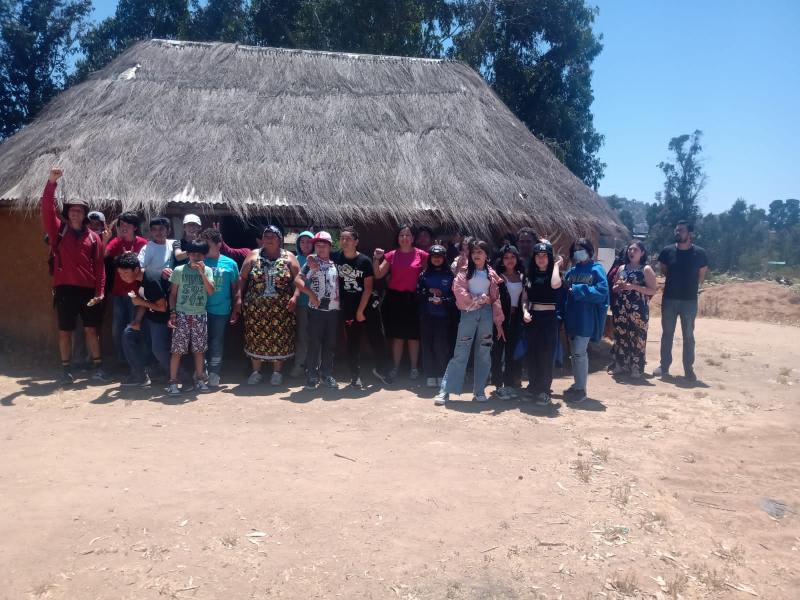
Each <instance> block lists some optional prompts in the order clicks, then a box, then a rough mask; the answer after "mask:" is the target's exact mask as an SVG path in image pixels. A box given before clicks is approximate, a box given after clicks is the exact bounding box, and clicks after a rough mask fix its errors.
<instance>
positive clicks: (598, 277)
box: [563, 262, 608, 342]
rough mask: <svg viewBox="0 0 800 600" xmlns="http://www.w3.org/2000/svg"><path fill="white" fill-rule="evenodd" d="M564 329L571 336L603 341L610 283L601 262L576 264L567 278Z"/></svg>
mask: <svg viewBox="0 0 800 600" xmlns="http://www.w3.org/2000/svg"><path fill="white" fill-rule="evenodd" d="M564 282H565V283H566V293H565V294H564V313H563V314H564V326H565V328H566V330H567V335H569V336H570V337H576V336H577V337H588V338H590V339H591V341H593V342H599V341H600V340H601V339H602V338H603V328H604V327H605V324H606V313H607V312H608V280H607V279H606V272H605V269H603V265H601V264H600V263H599V262H590V263H585V264H577V265H575V266H574V267H572V268H571V269H570V270H569V271H567V274H566V275H565V276H564Z"/></svg>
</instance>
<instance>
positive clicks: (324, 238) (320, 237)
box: [311, 231, 333, 245]
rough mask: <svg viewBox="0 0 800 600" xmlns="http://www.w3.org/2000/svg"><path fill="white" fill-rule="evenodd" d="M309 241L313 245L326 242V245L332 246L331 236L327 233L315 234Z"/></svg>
mask: <svg viewBox="0 0 800 600" xmlns="http://www.w3.org/2000/svg"><path fill="white" fill-rule="evenodd" d="M311 241H312V242H314V243H315V244H316V243H317V242H327V243H328V244H331V245H333V238H332V237H331V234H330V233H328V232H327V231H319V232H317V234H316V235H315V236H314V238H313V239H312V240H311Z"/></svg>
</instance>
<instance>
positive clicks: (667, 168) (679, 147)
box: [648, 129, 707, 247]
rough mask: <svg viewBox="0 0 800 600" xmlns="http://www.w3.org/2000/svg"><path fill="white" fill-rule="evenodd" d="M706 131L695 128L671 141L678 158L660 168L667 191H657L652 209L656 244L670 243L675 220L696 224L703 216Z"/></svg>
mask: <svg viewBox="0 0 800 600" xmlns="http://www.w3.org/2000/svg"><path fill="white" fill-rule="evenodd" d="M702 136H703V132H702V131H700V130H699V129H698V130H695V132H694V133H692V134H691V135H689V134H684V135H679V136H678V137H674V138H672V139H671V140H670V141H669V145H668V149H669V151H670V152H673V153H674V154H675V157H674V161H673V162H668V161H662V162H660V163H658V168H659V169H661V171H662V172H663V173H664V191H663V192H661V193H658V194H656V202H655V204H653V205H651V206H650V208H649V209H648V225H649V226H650V241H651V242H652V243H653V245H654V246H656V247H657V246H660V245H663V244H665V243H666V242H667V240H668V239H670V237H671V235H672V230H673V228H674V227H675V223H677V222H678V221H680V220H681V219H686V220H687V221H690V222H692V223H694V222H695V221H697V219H698V217H699V216H700V206H699V202H698V201H699V198H700V193H701V192H702V191H703V188H704V187H705V185H706V181H707V177H706V174H705V172H704V171H703V165H702V161H701V159H700V154H701V152H702V151H703V147H702V145H701V144H700V138H701V137H702Z"/></svg>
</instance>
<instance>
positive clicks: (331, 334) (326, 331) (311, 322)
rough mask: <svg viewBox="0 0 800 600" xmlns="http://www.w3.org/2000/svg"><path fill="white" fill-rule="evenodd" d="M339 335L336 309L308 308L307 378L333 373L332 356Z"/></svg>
mask: <svg viewBox="0 0 800 600" xmlns="http://www.w3.org/2000/svg"><path fill="white" fill-rule="evenodd" d="M338 335H339V311H338V310H317V309H315V308H309V310H308V356H307V357H306V373H307V374H308V378H309V379H317V378H319V377H320V376H322V377H330V376H331V375H333V357H334V353H335V352H336V338H337V337H338Z"/></svg>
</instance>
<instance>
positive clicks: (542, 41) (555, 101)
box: [442, 0, 605, 188]
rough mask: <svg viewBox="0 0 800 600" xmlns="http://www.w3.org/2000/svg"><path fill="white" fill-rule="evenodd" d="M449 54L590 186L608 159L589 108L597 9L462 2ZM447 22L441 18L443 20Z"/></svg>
mask: <svg viewBox="0 0 800 600" xmlns="http://www.w3.org/2000/svg"><path fill="white" fill-rule="evenodd" d="M450 4H451V8H452V11H453V15H452V20H451V21H450V23H449V27H443V29H445V30H446V32H447V33H448V34H449V36H450V39H451V40H452V47H450V48H449V49H448V55H450V56H453V57H455V58H458V59H460V60H463V61H465V62H467V63H468V64H470V65H471V66H473V67H474V68H476V69H478V70H479V71H480V72H481V73H482V74H483V75H484V77H485V78H486V80H487V81H488V82H489V83H490V84H491V85H492V87H493V88H494V90H495V91H496V92H497V94H498V95H499V96H500V98H502V99H503V101H504V102H505V103H506V104H507V105H508V106H509V108H510V109H511V110H512V111H513V112H514V114H516V115H517V116H518V117H519V118H520V119H521V120H522V121H523V122H524V123H525V124H526V125H527V126H528V127H529V128H530V130H531V131H532V132H533V133H534V134H535V135H536V136H538V137H539V138H541V139H543V140H545V141H546V142H548V145H550V147H551V148H552V149H553V150H554V152H555V154H556V155H557V156H558V157H559V158H560V159H561V160H562V162H564V164H566V165H567V167H569V168H570V170H571V171H572V172H573V173H575V175H577V176H578V177H580V178H581V179H583V181H584V182H586V184H587V185H589V186H591V187H594V188H596V187H597V184H598V183H599V181H600V179H601V178H602V177H603V171H604V168H605V164H604V163H602V162H601V161H600V159H599V158H598V157H597V153H598V151H599V149H600V147H601V146H602V144H603V136H602V135H600V134H599V133H597V131H596V130H595V128H594V121H593V117H592V113H591V104H592V101H593V100H594V96H593V95H592V86H591V78H592V69H591V65H592V62H593V61H594V59H595V58H596V57H597V55H598V54H599V53H600V51H601V50H602V44H601V42H600V38H598V37H597V36H596V35H595V34H594V32H593V31H592V24H593V22H594V18H595V15H596V14H597V10H596V9H594V8H591V7H589V6H587V5H586V4H585V3H584V2H583V1H582V0H541V1H537V2H521V1H519V0H493V1H486V0H458V1H455V2H452V3H450ZM442 22H443V23H444V22H445V21H444V20H443V21H442Z"/></svg>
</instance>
